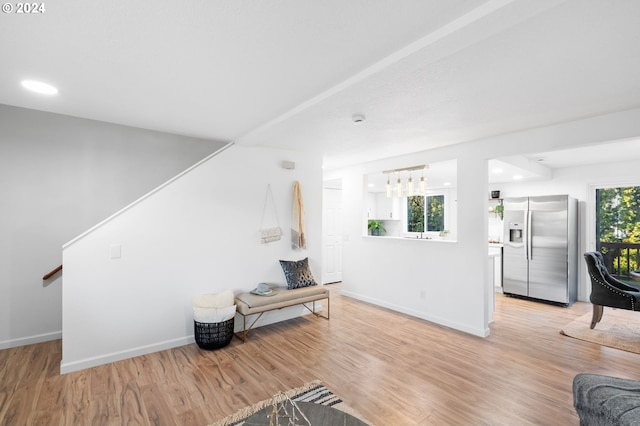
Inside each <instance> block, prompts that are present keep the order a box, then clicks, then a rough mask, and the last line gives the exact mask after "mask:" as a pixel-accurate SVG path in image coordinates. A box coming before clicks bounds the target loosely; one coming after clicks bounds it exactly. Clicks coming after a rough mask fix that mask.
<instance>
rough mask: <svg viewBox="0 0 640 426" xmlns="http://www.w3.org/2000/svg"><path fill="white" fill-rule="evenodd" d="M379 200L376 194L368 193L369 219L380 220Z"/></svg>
mask: <svg viewBox="0 0 640 426" xmlns="http://www.w3.org/2000/svg"><path fill="white" fill-rule="evenodd" d="M377 199H378V197H376V194H375V193H373V192H369V193H367V219H378V217H377V216H378V208H377V204H378V203H377Z"/></svg>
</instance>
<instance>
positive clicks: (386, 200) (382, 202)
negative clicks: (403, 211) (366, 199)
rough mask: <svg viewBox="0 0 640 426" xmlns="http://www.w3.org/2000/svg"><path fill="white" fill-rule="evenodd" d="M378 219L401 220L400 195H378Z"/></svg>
mask: <svg viewBox="0 0 640 426" xmlns="http://www.w3.org/2000/svg"><path fill="white" fill-rule="evenodd" d="M376 215H377V217H376V219H378V220H399V219H400V201H399V198H398V197H387V195H386V194H377V195H376Z"/></svg>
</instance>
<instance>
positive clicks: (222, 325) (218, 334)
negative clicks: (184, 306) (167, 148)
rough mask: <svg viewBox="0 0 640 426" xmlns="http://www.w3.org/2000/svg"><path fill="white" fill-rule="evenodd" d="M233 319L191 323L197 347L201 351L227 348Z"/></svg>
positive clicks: (231, 332) (230, 337)
mask: <svg viewBox="0 0 640 426" xmlns="http://www.w3.org/2000/svg"><path fill="white" fill-rule="evenodd" d="M234 319H235V318H231V319H230V320H227V321H223V322H211V323H208V322H198V321H193V333H194V335H195V338H196V343H197V344H198V346H200V347H201V348H202V349H220V348H222V347H224V346H227V345H228V344H229V342H230V341H231V339H232V338H233V325H234V322H233V320H234Z"/></svg>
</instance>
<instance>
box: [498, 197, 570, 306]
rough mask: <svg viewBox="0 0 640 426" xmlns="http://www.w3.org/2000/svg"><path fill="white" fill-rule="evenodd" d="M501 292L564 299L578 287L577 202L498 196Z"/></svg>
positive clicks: (542, 298)
mask: <svg viewBox="0 0 640 426" xmlns="http://www.w3.org/2000/svg"><path fill="white" fill-rule="evenodd" d="M503 223H504V238H503V245H504V248H503V284H502V286H503V292H504V293H505V294H511V295H518V296H525V297H530V298H534V299H539V300H545V301H550V302H556V303H561V304H564V305H570V304H572V303H573V302H575V300H576V298H577V293H578V278H577V272H578V202H577V200H576V199H574V198H571V197H569V196H567V195H550V196H539V197H522V198H508V199H505V200H504V222H503Z"/></svg>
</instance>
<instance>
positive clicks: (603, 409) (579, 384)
mask: <svg viewBox="0 0 640 426" xmlns="http://www.w3.org/2000/svg"><path fill="white" fill-rule="evenodd" d="M573 406H574V407H575V409H576V412H577V413H578V416H579V417H580V425H581V426H587V425H619V426H622V425H638V424H640V381H636V380H629V379H621V378H617V377H609V376H602V375H599V374H578V375H577V376H576V377H575V378H574V379H573Z"/></svg>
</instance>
